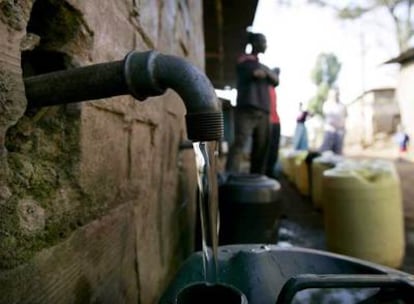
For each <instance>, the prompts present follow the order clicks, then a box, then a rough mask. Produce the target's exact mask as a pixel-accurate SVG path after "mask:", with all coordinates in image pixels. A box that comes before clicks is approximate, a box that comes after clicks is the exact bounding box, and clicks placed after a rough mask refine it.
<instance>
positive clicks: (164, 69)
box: [124, 51, 223, 141]
mask: <svg viewBox="0 0 414 304" xmlns="http://www.w3.org/2000/svg"><path fill="white" fill-rule="evenodd" d="M124 73H125V79H126V84H127V86H128V89H129V91H130V93H131V95H133V96H134V97H135V98H137V99H138V100H145V99H146V98H147V97H151V96H159V95H162V94H164V92H165V91H166V89H168V88H171V89H173V90H174V91H176V92H177V94H178V95H179V96H180V97H181V99H182V100H183V102H184V104H185V107H186V110H187V114H186V124H187V133H188V138H189V139H191V140H193V141H209V140H219V139H221V138H222V136H223V115H222V111H221V108H220V105H219V103H218V100H217V97H216V94H215V92H214V88H213V86H212V84H211V82H210V81H209V79H208V78H207V77H206V76H205V75H204V73H203V72H201V71H200V70H199V69H197V68H196V67H195V66H193V65H192V64H191V63H189V62H188V61H186V60H184V59H182V58H180V57H176V56H171V55H162V54H159V53H158V52H156V51H148V52H143V53H138V52H130V53H129V54H128V55H127V56H126V57H125V60H124Z"/></svg>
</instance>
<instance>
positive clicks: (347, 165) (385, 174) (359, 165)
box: [323, 159, 398, 183]
mask: <svg viewBox="0 0 414 304" xmlns="http://www.w3.org/2000/svg"><path fill="white" fill-rule="evenodd" d="M323 175H324V176H325V177H336V178H341V177H348V178H355V179H358V180H359V181H361V182H369V183H376V182H380V181H384V180H389V179H398V175H397V170H396V168H395V165H394V163H392V162H391V161H386V160H366V159H365V160H347V161H344V162H341V163H338V164H337V165H336V166H335V167H334V168H332V169H329V170H326V171H324V173H323Z"/></svg>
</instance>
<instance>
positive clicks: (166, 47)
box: [0, 0, 204, 303]
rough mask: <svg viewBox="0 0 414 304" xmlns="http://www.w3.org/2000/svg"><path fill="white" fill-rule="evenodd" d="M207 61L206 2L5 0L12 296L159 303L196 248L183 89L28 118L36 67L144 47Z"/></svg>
mask: <svg viewBox="0 0 414 304" xmlns="http://www.w3.org/2000/svg"><path fill="white" fill-rule="evenodd" d="M153 48H156V49H157V50H159V51H161V52H164V53H169V54H175V55H179V56H184V57H187V58H188V59H189V60H190V61H191V62H193V63H194V64H195V65H197V66H199V67H200V68H203V61H204V60H203V58H204V44H203V34H202V7H201V2H200V1H181V0H162V1H137V0H105V1H102V0H90V1H81V0H67V1H56V0H37V1H35V2H34V4H33V1H29V0H20V1H9V0H4V1H0V217H1V218H0V303H88V302H91V303H92V302H94V303H95V302H96V303H138V302H139V303H154V302H156V300H157V298H158V296H160V293H161V292H162V290H163V289H164V288H165V287H166V285H167V284H168V281H169V280H170V279H171V277H172V275H173V274H174V272H175V270H176V269H177V267H178V265H179V264H180V263H181V261H182V260H183V259H184V258H185V257H186V256H187V255H188V254H189V252H190V251H191V249H192V245H193V238H194V237H193V233H194V232H193V231H194V212H195V180H196V179H195V176H194V175H195V170H194V168H195V166H194V155H193V152H192V151H191V150H182V151H180V150H179V144H180V142H181V141H183V140H184V139H185V138H186V131H185V125H184V114H185V108H184V106H183V103H182V102H181V100H180V99H179V97H178V96H177V95H176V94H175V93H174V92H171V91H168V92H167V93H166V94H165V95H164V96H161V97H158V98H151V99H149V100H147V101H145V102H143V103H140V102H137V101H136V100H134V99H133V98H131V97H128V96H123V97H116V98H110V99H107V100H101V101H94V102H86V103H82V104H77V105H68V106H56V107H49V108H44V109H36V110H30V111H27V112H26V113H25V110H26V99H25V95H24V86H23V74H24V75H32V74H39V73H42V72H47V71H48V70H53V69H61V68H70V67H74V66H84V65H89V64H93V63H99V62H106V61H112V60H120V59H122V58H123V57H124V56H125V55H126V54H127V53H128V52H129V51H130V50H132V49H135V50H138V51H144V50H148V49H153Z"/></svg>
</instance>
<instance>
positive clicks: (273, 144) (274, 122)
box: [266, 68, 280, 178]
mask: <svg viewBox="0 0 414 304" xmlns="http://www.w3.org/2000/svg"><path fill="white" fill-rule="evenodd" d="M273 72H274V73H275V74H276V75H277V77H278V80H279V75H280V69H279V68H274V69H273ZM269 96H270V144H269V155H268V157H267V167H266V175H267V176H269V177H273V178H274V177H276V176H275V165H276V163H277V160H278V158H279V143H280V118H279V114H278V112H277V94H276V90H275V88H274V86H273V85H270V86H269Z"/></svg>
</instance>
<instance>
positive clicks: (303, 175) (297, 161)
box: [294, 152, 309, 195]
mask: <svg viewBox="0 0 414 304" xmlns="http://www.w3.org/2000/svg"><path fill="white" fill-rule="evenodd" d="M307 155H308V152H302V153H298V154H296V156H295V158H294V168H295V184H296V187H297V188H298V190H299V192H300V194H302V195H309V175H308V165H307V164H306V157H307Z"/></svg>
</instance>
